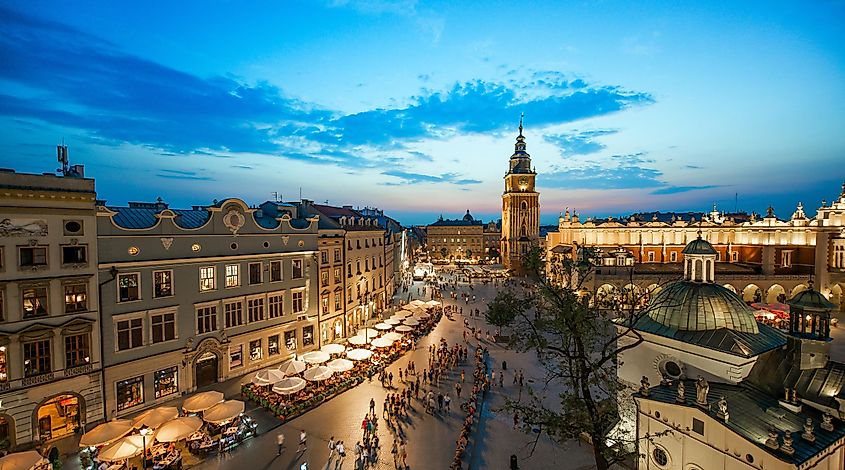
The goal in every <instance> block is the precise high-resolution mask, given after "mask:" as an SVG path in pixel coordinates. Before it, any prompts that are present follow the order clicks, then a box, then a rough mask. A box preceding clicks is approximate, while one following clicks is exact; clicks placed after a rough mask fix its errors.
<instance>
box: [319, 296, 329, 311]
mask: <svg viewBox="0 0 845 470" xmlns="http://www.w3.org/2000/svg"><path fill="white" fill-rule="evenodd" d="M320 307H321V308H322V310H321V312H322V313H328V311H329V296H328V295H324V296H322V297H321V298H320Z"/></svg>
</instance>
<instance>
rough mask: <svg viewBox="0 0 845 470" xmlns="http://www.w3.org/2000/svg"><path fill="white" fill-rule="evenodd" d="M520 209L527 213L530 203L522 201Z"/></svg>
mask: <svg viewBox="0 0 845 470" xmlns="http://www.w3.org/2000/svg"><path fill="white" fill-rule="evenodd" d="M519 208H520V209H522V210H524V211H527V210H528V201H522V202H521V203H520V204H519Z"/></svg>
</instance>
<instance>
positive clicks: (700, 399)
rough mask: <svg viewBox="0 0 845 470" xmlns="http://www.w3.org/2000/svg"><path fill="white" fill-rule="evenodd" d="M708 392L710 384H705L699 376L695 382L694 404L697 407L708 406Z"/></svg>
mask: <svg viewBox="0 0 845 470" xmlns="http://www.w3.org/2000/svg"><path fill="white" fill-rule="evenodd" d="M709 392H710V384H708V383H707V379H705V378H704V377H703V376H701V375H699V376H698V380H696V382H695V403H696V404H698V405H699V406H708V403H707V393H709Z"/></svg>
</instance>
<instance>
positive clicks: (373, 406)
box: [370, 398, 376, 418]
mask: <svg viewBox="0 0 845 470" xmlns="http://www.w3.org/2000/svg"><path fill="white" fill-rule="evenodd" d="M370 414H371V415H373V418H375V417H376V400H375V399H374V398H370Z"/></svg>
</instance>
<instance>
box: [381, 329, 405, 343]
mask: <svg viewBox="0 0 845 470" xmlns="http://www.w3.org/2000/svg"><path fill="white" fill-rule="evenodd" d="M383 338H385V339H389V340H391V341H399V340H400V339H402V335H401V334H400V333H395V332H393V331H391V332H390V333H388V334H386V335H384V336H383Z"/></svg>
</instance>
